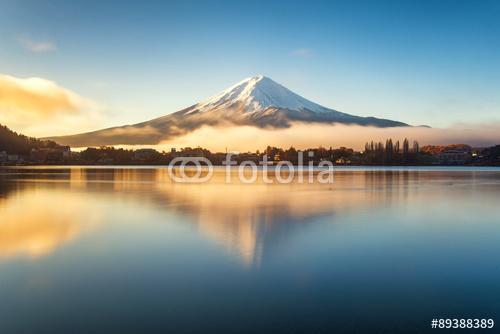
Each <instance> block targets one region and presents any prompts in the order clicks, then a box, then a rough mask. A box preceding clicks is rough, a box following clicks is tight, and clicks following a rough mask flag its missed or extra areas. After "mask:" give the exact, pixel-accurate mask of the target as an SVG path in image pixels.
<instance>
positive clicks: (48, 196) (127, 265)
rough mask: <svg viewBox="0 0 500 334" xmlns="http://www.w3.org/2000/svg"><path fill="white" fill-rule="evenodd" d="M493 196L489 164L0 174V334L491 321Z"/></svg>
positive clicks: (420, 327)
mask: <svg viewBox="0 0 500 334" xmlns="http://www.w3.org/2000/svg"><path fill="white" fill-rule="evenodd" d="M499 199H500V169H494V168H492V169H475V170H470V169H460V168H457V169H453V168H440V169H433V168H426V169H404V168H399V169H394V168H393V169H383V168H375V169H362V168H357V169H344V170H340V171H337V172H336V173H335V183H334V184H327V185H323V184H298V183H292V184H288V185H278V184H273V185H266V184H262V183H257V184H252V185H246V184H240V183H238V182H233V183H232V184H225V183H224V177H223V175H219V173H216V174H215V176H214V178H213V179H212V181H211V182H209V183H204V184H175V183H172V182H170V181H169V177H168V174H167V172H166V170H165V169H162V168H78V167H72V168H66V167H64V168H9V169H8V168H4V169H0V333H2V334H3V333H112V332H116V333H128V332H134V333H154V332H157V333H214V332H217V333H226V332H227V333H244V332H273V333H323V332H326V333H331V332H337V333H343V332H348V333H357V332H367V331H368V332H370V333H377V332H380V333H392V332H402V333H412V332H415V333H421V332H424V331H428V330H430V321H431V319H432V318H436V317H437V318H493V319H495V320H496V322H497V326H498V327H500V298H499V296H500V200H499ZM434 331H436V330H434ZM486 332H488V331H485V333H486Z"/></svg>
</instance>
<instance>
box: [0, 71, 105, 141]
mask: <svg viewBox="0 0 500 334" xmlns="http://www.w3.org/2000/svg"><path fill="white" fill-rule="evenodd" d="M95 107H96V106H95V103H93V102H91V101H89V100H87V99H85V98H83V97H81V96H79V95H78V94H76V93H75V92H73V91H71V90H69V89H66V88H64V87H61V86H60V85H58V84H57V83H55V82H53V81H50V80H47V79H43V78H36V77H33V78H16V77H13V76H10V75H4V74H0V123H1V124H5V125H7V126H9V127H12V128H13V129H14V130H16V131H19V132H27V134H29V135H35V136H38V135H43V134H47V133H52V132H51V131H54V125H57V128H59V129H64V130H67V131H68V132H70V133H71V132H72V131H79V130H81V129H82V125H86V124H87V123H88V122H89V117H90V118H92V117H94V116H95V112H94V111H95ZM93 110H94V111H93ZM93 112H94V115H91V114H92V113H93ZM55 121H57V124H55Z"/></svg>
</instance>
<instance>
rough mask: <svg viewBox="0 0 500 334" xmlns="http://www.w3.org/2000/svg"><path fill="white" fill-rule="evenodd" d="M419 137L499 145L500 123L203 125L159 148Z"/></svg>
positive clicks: (247, 147) (351, 143) (360, 144)
mask: <svg viewBox="0 0 500 334" xmlns="http://www.w3.org/2000/svg"><path fill="white" fill-rule="evenodd" d="M387 138H392V139H393V140H401V141H402V140H403V139H404V138H408V139H410V140H418V141H419V143H420V145H421V146H423V145H429V144H435V145H444V144H454V143H464V144H469V145H471V146H477V147H482V146H491V145H496V144H500V122H498V121H497V122H490V123H488V124H479V123H478V124H456V125H454V126H452V127H449V128H425V127H394V128H375V127H363V126H355V125H339V124H336V125H325V124H311V123H309V124H305V123H294V124H292V126H291V127H289V128H285V129H276V128H264V129H262V128H257V127H253V126H231V125H226V126H203V127H201V128H199V129H197V130H194V131H192V132H190V133H188V134H186V135H183V136H179V137H176V138H173V139H171V140H167V141H164V142H162V143H161V144H160V145H158V149H170V148H172V147H176V148H180V147H187V146H191V147H196V146H201V147H204V148H208V149H210V150H213V151H225V150H226V149H227V150H228V151H254V150H257V149H259V150H262V149H263V148H265V147H266V146H267V145H272V146H278V147H283V148H287V147H290V146H294V147H295V148H298V149H304V148H308V147H317V146H320V145H322V146H324V147H329V146H332V147H340V146H346V147H352V148H355V149H363V148H364V145H365V143H366V142H369V141H372V140H373V141H384V142H385V140H386V139H387Z"/></svg>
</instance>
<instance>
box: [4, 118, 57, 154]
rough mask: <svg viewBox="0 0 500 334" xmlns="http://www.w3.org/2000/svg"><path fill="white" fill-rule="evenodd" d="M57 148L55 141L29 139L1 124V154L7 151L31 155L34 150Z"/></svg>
mask: <svg viewBox="0 0 500 334" xmlns="http://www.w3.org/2000/svg"><path fill="white" fill-rule="evenodd" d="M55 147H59V145H58V144H57V143H55V142H54V141H50V140H40V139H36V138H33V137H27V136H25V135H22V134H18V133H17V132H14V131H12V130H11V129H9V128H8V127H6V126H4V125H1V124H0V152H2V151H6V152H7V153H9V154H29V153H30V151H31V149H33V148H55Z"/></svg>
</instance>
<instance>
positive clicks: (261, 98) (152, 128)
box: [47, 75, 409, 147]
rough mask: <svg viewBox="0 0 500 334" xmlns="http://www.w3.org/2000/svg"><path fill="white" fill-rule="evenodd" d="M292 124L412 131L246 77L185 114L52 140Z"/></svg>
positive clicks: (140, 138)
mask: <svg viewBox="0 0 500 334" xmlns="http://www.w3.org/2000/svg"><path fill="white" fill-rule="evenodd" d="M292 122H316V123H340V124H353V125H361V126H373V127H396V126H409V125H408V124H405V123H402V122H398V121H392V120H388V119H381V118H375V117H360V116H354V115H350V114H346V113H343V112H340V111H337V110H334V109H329V108H326V107H323V106H321V105H319V104H317V103H314V102H312V101H309V100H307V99H305V98H303V97H301V96H300V95H298V94H296V93H294V92H292V91H291V90H289V89H288V88H286V87H284V86H282V85H280V84H279V83H277V82H275V81H273V80H272V79H270V78H268V77H265V76H262V75H258V76H254V77H251V78H247V79H245V80H243V81H241V82H239V83H237V84H235V85H233V86H231V87H229V88H227V89H225V90H223V91H222V92H220V93H219V94H217V95H215V96H213V97H211V98H209V99H208V100H205V101H203V102H200V103H197V104H195V105H193V106H191V107H188V108H186V109H183V110H180V111H177V112H174V113H172V114H168V115H166V116H163V117H160V118H156V119H153V120H150V121H147V122H143V123H138V124H133V125H125V126H120V127H113V128H108V129H103V130H98V131H93V132H87V133H82V134H76V135H70V136H60V137H50V138H47V139H51V140H54V141H56V142H58V143H59V144H63V145H70V146H73V147H85V146H102V145H154V144H159V143H160V142H161V141H163V140H166V139H172V138H175V137H176V136H181V135H184V134H186V133H188V132H189V131H192V130H195V129H197V128H200V127H201V126H203V125H210V126H215V125H223V124H233V125H250V126H256V127H261V128H262V127H275V128H284V127H289V126H290V125H291V123H292Z"/></svg>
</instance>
